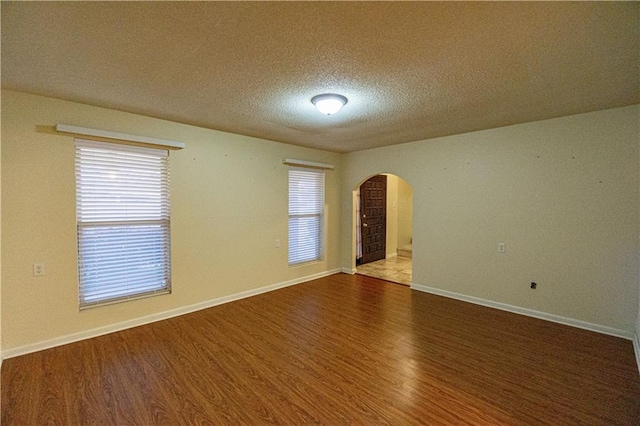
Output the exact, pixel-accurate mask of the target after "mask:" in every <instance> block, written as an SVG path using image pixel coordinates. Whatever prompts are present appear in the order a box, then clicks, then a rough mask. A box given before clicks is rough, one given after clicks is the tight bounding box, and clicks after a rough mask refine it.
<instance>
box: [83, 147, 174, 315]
mask: <svg viewBox="0 0 640 426" xmlns="http://www.w3.org/2000/svg"><path fill="white" fill-rule="evenodd" d="M75 150H76V159H75V169H76V173H75V174H76V225H77V233H76V236H77V244H78V246H77V247H78V252H77V256H78V257H77V259H78V275H77V276H78V303H79V308H80V310H84V309H89V308H93V307H98V306H105V305H110V304H114V303H121V302H124V301H129V300H136V299H141V298H146V297H150V296H156V295H161V294H169V293H171V284H172V283H171V213H170V191H169V186H170V185H169V183H170V182H169V177H170V169H169V151H168V150H167V149H166V148H164V147H153V148H149V147H135V146H130V145H122V144H117V143H109V142H98V141H93V140H87V139H76V140H75ZM110 154H113V156H111V155H110ZM111 167H114V168H115V170H116V171H115V172H111V171H109V172H107V171H108V170H109V168H111ZM107 173H109V174H111V173H116V176H117V174H118V173H120V174H122V176H127V177H126V178H124V177H123V178H122V181H121V182H117V183H115V184H114V183H113V182H110V181H108V180H106V179H105V177H106V176H107ZM131 179H133V180H131ZM133 188H135V191H138V192H140V193H141V196H140V197H137V198H136V197H133V198H132V197H131V194H132V191H133ZM132 201H133V202H132ZM101 230H104V232H101ZM132 232H138V233H140V234H141V236H143V237H144V238H145V239H146V240H141V239H140V238H139V237H140V235H137V236H136V237H135V238H131V233H132ZM92 234H93V235H92ZM134 252H135V254H136V256H131V254H133V253H134ZM114 253H115V254H114ZM122 253H126V254H127V256H126V257H123V256H121V255H120V254H122ZM138 254H140V255H141V256H137V255H138ZM89 264H90V265H91V266H87V265H89ZM112 265H113V266H115V267H112ZM140 269H142V271H140ZM145 269H147V270H145ZM105 271H109V272H108V273H105ZM85 274H92V275H93V279H86V277H87V275H85ZM109 274H111V278H113V281H109V279H110V278H109ZM139 277H140V278H139ZM105 284H106V285H105ZM91 286H93V287H94V288H93V290H94V291H93V294H88V291H87V290H89V289H90V288H91ZM109 288H111V289H112V290H113V291H112V294H111V295H109V294H108V293H109ZM127 290H130V291H129V292H127ZM89 293H90V291H89ZM89 299H92V300H89Z"/></svg>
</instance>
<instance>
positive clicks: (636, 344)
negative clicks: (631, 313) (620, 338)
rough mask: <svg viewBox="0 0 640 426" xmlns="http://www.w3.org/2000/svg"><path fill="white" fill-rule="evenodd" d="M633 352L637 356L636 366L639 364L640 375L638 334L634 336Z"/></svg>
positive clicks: (639, 341)
mask: <svg viewBox="0 0 640 426" xmlns="http://www.w3.org/2000/svg"><path fill="white" fill-rule="evenodd" d="M638 332H639V333H640V331H638ZM631 340H632V341H633V352H635V354H636V364H638V372H639V373H640V337H639V336H638V333H636V334H634V335H633V339H631Z"/></svg>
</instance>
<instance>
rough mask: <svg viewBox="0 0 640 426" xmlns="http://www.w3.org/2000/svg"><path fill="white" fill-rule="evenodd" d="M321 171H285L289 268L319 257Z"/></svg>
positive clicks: (321, 216)
mask: <svg viewBox="0 0 640 426" xmlns="http://www.w3.org/2000/svg"><path fill="white" fill-rule="evenodd" d="M323 224H324V171H322V170H314V169H304V168H294V167H292V168H290V169H289V265H295V264H298V263H303V262H310V261H314V260H319V259H321V257H322V246H323V241H322V236H323Z"/></svg>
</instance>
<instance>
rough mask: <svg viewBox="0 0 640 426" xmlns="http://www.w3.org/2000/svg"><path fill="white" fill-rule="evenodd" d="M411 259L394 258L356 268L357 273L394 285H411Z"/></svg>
mask: <svg viewBox="0 0 640 426" xmlns="http://www.w3.org/2000/svg"><path fill="white" fill-rule="evenodd" d="M411 268H412V265H411V258H410V257H402V256H395V257H390V258H388V259H382V260H378V261H375V262H371V263H366V264H364V265H358V266H357V267H356V270H357V273H358V274H361V275H366V276H369V277H375V278H380V279H383V280H387V281H393V282H395V283H399V284H404V285H410V284H411Z"/></svg>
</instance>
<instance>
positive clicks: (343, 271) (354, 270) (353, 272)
mask: <svg viewBox="0 0 640 426" xmlns="http://www.w3.org/2000/svg"><path fill="white" fill-rule="evenodd" d="M340 272H342V273H344V274H349V275H353V274H355V273H356V272H358V270H357V269H356V268H353V269H351V268H342V269H341V270H340Z"/></svg>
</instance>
